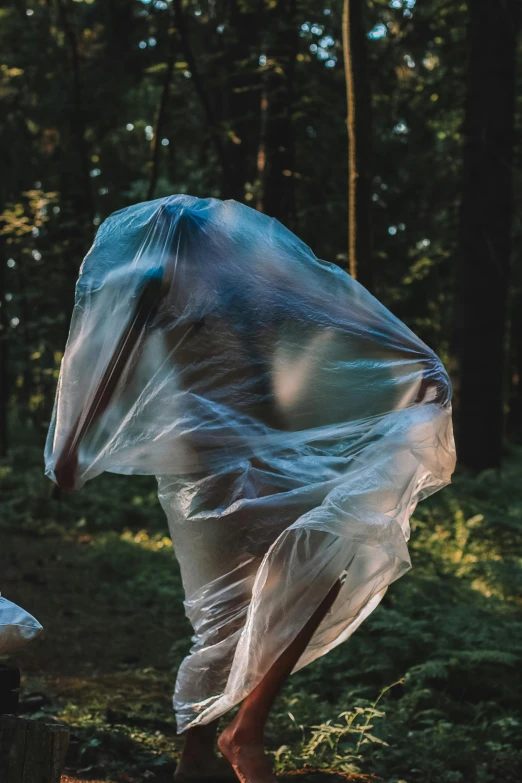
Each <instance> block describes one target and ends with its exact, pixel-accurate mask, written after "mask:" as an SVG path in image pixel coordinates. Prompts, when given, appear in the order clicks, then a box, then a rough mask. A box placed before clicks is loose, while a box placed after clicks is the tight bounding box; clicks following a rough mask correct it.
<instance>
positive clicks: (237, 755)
mask: <svg viewBox="0 0 522 783" xmlns="http://www.w3.org/2000/svg"><path fill="white" fill-rule="evenodd" d="M241 733H242V732H241V730H238V729H237V728H236V727H235V726H234V724H233V723H231V725H230V726H229V727H228V728H226V729H225V731H224V732H223V733H222V734H221V736H220V737H219V739H218V747H219V749H220V751H221V753H222V754H223V756H224V757H225V758H226V759H228V761H229V762H230V764H231V765H232V768H233V770H234V772H235V773H236V775H237V777H238V779H239V780H240V783H277V778H276V777H275V776H274V774H273V772H272V769H271V764H270V762H269V760H268V759H267V757H266V756H265V754H264V751H263V746H262V744H261V743H258V742H255V743H253V742H252V741H251V740H249V739H248V738H246V737H245V738H244V739H242V738H241Z"/></svg>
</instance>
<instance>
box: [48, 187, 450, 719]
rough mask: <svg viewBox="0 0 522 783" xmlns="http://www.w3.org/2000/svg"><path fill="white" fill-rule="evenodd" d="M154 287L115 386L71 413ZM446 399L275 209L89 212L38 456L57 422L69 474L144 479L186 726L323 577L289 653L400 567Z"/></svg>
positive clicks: (213, 708) (345, 624) (440, 454)
mask: <svg viewBox="0 0 522 783" xmlns="http://www.w3.org/2000/svg"><path fill="white" fill-rule="evenodd" d="M151 280H152V281H153V282H152V283H151V282H150V281H151ZM151 285H152V288H154V285H156V294H157V297H156V300H155V302H154V303H153V304H152V305H150V307H149V305H147V306H148V307H149V310H148V311H147V312H149V316H148V317H146V318H141V317H138V318H137V321H136V323H137V324H138V325H137V327H135V328H134V332H133V334H134V338H133V339H134V343H133V348H132V351H131V353H130V355H129V357H128V360H127V359H125V362H124V369H123V370H122V369H121V367H122V363H121V362H120V365H119V366H118V373H119V377H118V378H117V379H114V378H112V381H111V383H112V387H111V388H112V392H111V394H110V402H109V404H108V405H107V406H106V408H105V410H104V411H103V412H102V413H100V414H99V415H98V416H97V417H96V415H94V416H93V415H92V410H91V412H90V413H89V414H87V413H86V411H88V410H89V407H90V408H91V409H92V400H93V399H94V398H95V396H96V394H99V386H100V382H101V379H102V378H103V377H105V381H106V380H107V376H110V375H111V373H112V369H111V368H112V367H113V366H115V365H114V354H115V352H118V351H121V350H123V349H122V344H123V343H125V340H126V338H125V339H123V338H122V335H125V334H126V332H125V330H126V329H127V328H128V322H129V319H132V318H136V317H137V316H136V313H137V312H138V311H139V309H140V306H141V305H139V303H140V302H141V301H142V299H143V298H144V297H145V299H146V298H147V296H148V293H144V291H145V288H144V287H147V286H148V288H146V291H147V292H149V289H150V286H151ZM158 291H159V293H158ZM153 293H154V292H153ZM153 298H154V297H153ZM151 301H152V300H151ZM149 304H150V303H149ZM140 319H141V320H140ZM138 333H139V337H138V338H136V334H138ZM111 361H112V362H113V365H111V364H110V362H111ZM108 366H109V370H108V371H107V367H108ZM112 374H114V373H112ZM97 390H98V391H97ZM450 397H451V386H450V382H449V379H448V377H447V374H446V372H445V370H444V368H443V366H442V365H441V363H440V361H439V359H438V358H437V356H436V355H435V354H434V353H433V352H432V351H431V350H430V349H429V348H428V347H427V346H426V345H425V344H424V343H423V342H422V341H421V340H419V339H418V338H417V337H416V336H415V335H414V334H413V333H412V332H411V331H410V330H409V329H408V328H407V327H406V326H405V325H404V324H403V323H401V322H400V321H399V320H398V319H397V318H395V317H394V316H393V315H392V314H391V313H390V312H389V311H388V310H387V309H386V308H385V307H384V306H383V305H381V304H380V303H379V302H378V301H377V300H376V299H375V298H374V297H373V296H371V295H370V294H369V293H368V292H367V291H366V290H365V289H364V288H362V286H360V285H359V284H358V283H357V282H355V281H354V280H353V279H352V278H351V277H350V276H349V275H347V274H346V273H345V272H343V271H342V270H341V269H339V268H338V267H336V266H334V265H332V264H328V263H325V262H322V261H319V260H317V259H316V258H315V256H314V255H313V253H312V252H311V250H310V249H309V248H308V247H307V246H306V245H304V244H303V243H302V242H301V241H300V240H299V239H298V238H297V237H296V236H295V235H293V234H292V233H291V232H290V231H288V230H287V229H285V228H284V227H283V226H282V225H281V224H280V223H279V222H277V221H275V220H273V219H271V218H269V217H267V216H265V215H262V214H260V213H258V212H256V211H254V210H252V209H250V208H248V207H246V206H243V205H241V204H238V203H236V202H233V201H225V202H222V201H218V200H215V199H196V198H193V197H190V196H172V197H169V198H166V199H160V200H156V201H152V202H147V203H143V204H138V205H136V206H134V207H130V208H128V209H124V210H122V211H120V212H117V213H115V214H114V215H112V216H111V217H110V218H109V219H108V220H106V221H105V223H103V225H102V226H101V227H100V229H99V231H98V234H97V236H96V239H95V242H94V245H93V247H92V248H91V250H90V251H89V253H88V255H87V257H86V258H85V261H84V263H83V265H82V268H81V274H80V278H79V280H78V285H77V294H76V305H75V309H74V314H73V319H72V324H71V331H70V336H69V340H68V343H67V348H66V351H65V356H64V359H63V362H62V368H61V373H60V379H59V384H58V392H57V397H56V404H55V410H54V414H53V420H52V424H51V428H50V431H49V436H48V442H47V447H46V464H47V473H48V475H50V476H51V477H53V478H54V467H55V464H56V461H57V459H58V458H59V455H60V454H61V453H63V449H64V444H65V443H66V442H69V443H70V442H71V432H73V440H74V439H75V438H76V447H77V449H78V453H79V458H78V469H77V472H76V486H81V485H82V484H84V483H85V482H86V481H87V480H89V479H91V478H93V477H94V476H96V475H98V474H99V473H101V472H102V471H112V472H115V473H143V474H147V473H148V474H155V475H156V476H157V477H158V485H159V498H160V501H161V504H162V506H163V508H164V509H165V512H166V514H167V517H168V521H169V526H170V531H171V534H172V539H173V542H174V547H175V551H176V554H177V557H178V560H179V563H180V567H181V573H182V577H183V583H184V588H185V594H186V611H187V615H188V617H189V618H190V621H191V623H192V625H193V627H194V647H193V649H192V651H191V653H190V655H189V656H188V657H187V658H186V659H185V661H184V662H183V664H182V666H181V669H180V671H179V675H178V680H177V685H176V693H175V699H174V702H175V708H176V711H177V717H178V728H179V730H180V731H182V730H184V729H186V728H187V727H189V726H192V725H195V724H197V723H207V722H209V721H211V720H213V719H215V718H216V717H218V716H219V715H221V714H222V713H224V712H225V711H226V710H228V709H229V708H230V707H232V706H233V705H235V704H237V703H238V702H239V701H240V700H241V699H243V698H244V697H245V695H246V694H248V693H249V692H250V691H251V690H252V689H253V688H254V687H255V686H256V685H257V684H258V683H259V681H260V680H261V679H262V677H263V676H264V674H265V673H266V672H267V671H268V669H269V668H270V666H271V665H272V664H273V663H274V661H275V660H276V658H277V657H278V655H279V654H280V653H281V652H282V651H283V650H284V649H285V647H286V646H287V645H288V644H289V643H290V642H291V641H292V639H293V638H294V637H295V636H296V634H297V633H298V631H299V630H300V629H301V628H302V627H303V625H304V624H305V623H306V621H307V620H308V618H309V617H310V616H311V615H312V613H313V612H314V610H315V609H316V608H317V607H318V606H319V604H320V603H321V602H322V600H323V599H324V597H325V596H326V594H327V593H328V591H329V590H330V589H331V588H332V586H333V585H334V584H335V582H336V581H337V580H338V579H341V581H342V587H341V590H340V593H339V595H338V598H337V599H336V601H335V604H334V606H333V608H332V610H331V611H330V612H329V614H328V615H327V617H326V618H325V619H324V620H323V622H322V624H321V626H320V627H319V629H318V631H317V632H316V634H315V636H314V638H313V640H312V641H311V643H310V645H309V646H308V648H307V650H306V652H305V653H304V654H303V656H302V657H301V659H300V661H299V663H298V665H297V667H296V669H299V668H301V667H303V666H305V665H306V664H308V663H310V662H311V661H313V660H314V659H315V658H317V657H319V656H321V655H323V654H324V653H326V652H327V651H328V650H330V649H331V648H332V647H334V646H335V645H337V644H339V643H340V642H342V641H343V640H345V639H347V638H348V637H349V636H350V634H351V633H353V631H354V630H355V629H356V628H357V627H358V625H359V624H360V623H361V622H362V621H363V620H364V618H365V617H367V616H368V615H369V614H370V612H371V611H372V610H373V609H374V608H375V607H376V606H377V604H378V603H379V601H380V600H381V598H382V596H383V595H384V593H385V591H386V589H387V587H388V585H389V584H390V583H391V582H393V581H394V580H395V579H397V577H399V576H400V575H401V574H403V573H404V572H405V571H407V570H408V569H409V568H410V559H409V556H408V549H407V544H406V542H407V540H408V537H409V518H410V515H411V513H412V511H413V509H414V508H415V505H416V503H417V502H418V501H419V500H420V499H421V498H423V497H426V496H427V495H429V494H431V493H432V492H435V491H436V490H437V489H439V488H440V487H442V486H444V485H445V484H447V483H448V482H449V481H450V476H451V473H452V471H453V468H454V462H455V452H454V443H453V436H452V426H451V407H450ZM95 407H96V406H95ZM87 415H90V416H91V419H92V421H91V422H90V423H89V422H87V423H86V422H85V418H86V416H87ZM74 433H76V435H74ZM68 439H69V441H68Z"/></svg>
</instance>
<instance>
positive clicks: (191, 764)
mask: <svg viewBox="0 0 522 783" xmlns="http://www.w3.org/2000/svg"><path fill="white" fill-rule="evenodd" d="M217 727H218V721H217V720H215V721H213V722H212V723H208V724H207V725H205V726H195V727H194V728H193V729H189V730H188V731H186V732H185V735H184V736H185V744H184V746H183V751H182V753H181V758H180V760H179V764H178V766H177V768H176V771H175V773H174V780H176V781H180V783H181V782H182V781H187V783H188V781H191V780H193V781H202V780H208V781H212V782H213V783H217V781H220V780H223V781H224V780H236V779H237V778H236V776H235V774H234V772H233V770H232V768H231V766H230V764H229V763H228V761H226V760H225V759H221V758H218V757H217V756H216V751H215V748H214V742H215V739H216V733H217Z"/></svg>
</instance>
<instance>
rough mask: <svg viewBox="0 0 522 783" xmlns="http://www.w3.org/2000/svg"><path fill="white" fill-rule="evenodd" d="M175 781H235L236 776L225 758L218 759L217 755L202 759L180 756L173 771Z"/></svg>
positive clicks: (215, 782)
mask: <svg viewBox="0 0 522 783" xmlns="http://www.w3.org/2000/svg"><path fill="white" fill-rule="evenodd" d="M174 780H175V781H176V783H185V782H186V783H190V781H194V783H195V782H196V781H198V780H200V781H203V780H208V781H213V783H218V781H226V780H229V781H236V783H237V777H236V774H235V772H234V770H233V769H232V767H231V766H230V764H229V763H228V761H227V760H226V759H220V758H218V757H217V756H213V757H211V758H203V759H201V758H200V759H190V760H187V759H184V758H183V757H182V758H181V760H180V762H179V764H178V766H177V767H176V771H175V772H174Z"/></svg>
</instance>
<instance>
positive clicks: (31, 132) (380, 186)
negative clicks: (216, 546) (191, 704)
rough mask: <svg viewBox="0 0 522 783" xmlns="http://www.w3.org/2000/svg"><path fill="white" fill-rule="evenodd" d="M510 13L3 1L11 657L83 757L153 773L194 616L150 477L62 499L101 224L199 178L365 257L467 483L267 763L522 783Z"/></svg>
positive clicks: (203, 1)
mask: <svg viewBox="0 0 522 783" xmlns="http://www.w3.org/2000/svg"><path fill="white" fill-rule="evenodd" d="M343 10H344V12H345V14H344V17H343ZM520 11H521V9H520V2H519V0H473V2H469V3H465V2H462V0H366V2H365V1H364V0H351V2H350V3H349V4H347V5H346V7H344V8H343V5H342V3H341V2H340V0H335V2H326V1H325V2H322V3H321V2H318V1H317V0H105V1H104V2H102V0H39V1H37V0H27V2H20V0H6V1H5V2H4V3H3V4H2V7H1V8H0V63H1V64H0V101H1V112H0V116H1V124H0V481H1V484H0V487H1V492H2V496H1V507H0V510H1V518H0V588H1V589H2V591H3V593H4V594H5V595H6V596H7V597H9V598H11V599H12V600H15V601H19V602H20V603H21V604H22V605H23V606H25V607H26V608H27V609H29V610H31V611H33V612H34V613H35V614H36V616H38V618H39V619H40V620H41V621H42V623H43V624H44V626H45V627H46V636H45V638H43V639H41V640H39V641H37V642H35V643H34V644H33V645H32V646H30V647H29V648H27V650H26V651H24V652H22V653H21V654H20V655H19V656H18V657H17V662H18V663H19V664H20V665H21V666H22V668H23V671H24V677H25V679H24V693H25V694H26V695H27V694H30V693H35V692H36V693H38V694H40V696H39V697H37V698H33V699H32V701H31V700H30V699H29V700H26V701H27V709H32V710H33V715H34V717H35V718H39V717H43V716H47V717H48V716H54V717H56V718H59V719H62V720H66V721H67V722H68V723H69V724H70V725H71V726H72V728H73V732H74V734H73V742H72V745H71V753H70V757H69V760H68V764H69V767H70V769H71V771H72V772H71V774H72V773H73V772H74V771H76V772H77V773H78V770H83V772H82V773H78V774H83V776H84V777H88V776H91V777H92V776H97V777H98V778H103V779H107V780H118V781H141V780H146V779H158V780H159V779H160V778H161V775H162V774H167V773H169V770H171V768H172V765H173V763H174V759H175V757H176V755H177V753H178V752H179V739H177V738H176V736H175V731H174V723H173V716H172V712H171V707H170V692H171V690H172V683H173V679H174V671H175V668H176V666H177V665H178V664H179V662H180V660H181V658H182V657H183V655H184V654H186V652H187V650H188V647H189V646H190V630H189V627H188V624H187V621H186V620H185V619H184V617H183V605H182V590H181V585H180V580H179V573H178V570H177V565H176V563H175V561H174V558H173V555H172V552H171V547H170V541H169V540H168V539H167V538H166V525H165V521H164V519H163V516H162V513H161V511H160V509H159V508H158V504H157V500H156V497H155V486H154V481H153V480H149V479H148V478H139V479H136V478H134V479H129V478H125V477H116V476H103V477H101V478H100V479H98V480H96V481H95V482H93V483H92V485H88V486H87V487H86V488H85V489H84V490H83V491H82V493H81V495H78V496H60V494H59V493H57V492H56V491H55V490H53V487H52V485H51V484H50V483H49V482H48V481H47V480H46V479H45V478H44V476H43V464H42V450H43V443H44V439H45V435H46V430H47V427H48V424H49V419H50V412H51V408H52V402H53V398H54V392H55V386H56V379H57V375H58V369H59V364H60V360H61V358H62V355H63V350H64V345H65V340H66V336H67V330H68V324H69V319H70V314H71V310H72V305H73V299H74V284H75V281H76V278H77V274H78V269H79V265H80V263H81V260H82V258H83V256H84V255H85V253H86V251H87V250H88V248H89V245H90V243H91V242H92V239H93V235H94V233H95V231H96V227H97V226H98V225H99V224H100V222H101V221H102V220H103V219H104V218H105V217H106V216H107V215H109V214H110V213H111V212H112V211H114V210H116V209H120V208H121V207H124V206H126V205H128V204H132V203H135V202H137V201H140V200H144V199H150V198H155V197H160V196H164V195H169V194H172V193H189V194H191V195H195V196H215V197H220V198H234V199H236V200H238V201H242V202H245V203H246V204H248V205H250V206H252V207H255V208H256V209H259V210H261V211H263V212H266V213H267V214H269V215H271V216H274V217H276V218H278V219H279V220H281V221H282V222H283V223H284V224H285V225H287V226H288V227H289V228H291V229H292V230H293V231H295V232H296V233H297V234H298V235H299V236H300V237H301V238H302V239H303V240H305V241H306V242H307V243H308V244H309V245H310V246H311V247H312V249H313V250H314V252H315V253H316V255H318V256H319V257H321V258H324V259H327V260H330V261H335V262H336V263H338V264H339V265H341V266H343V267H345V268H346V269H347V270H348V271H351V272H352V273H355V274H356V275H357V277H358V278H359V279H360V280H361V282H363V283H364V284H365V285H367V287H369V288H370V289H371V290H372V291H373V292H374V293H375V294H376V296H378V298H379V299H381V300H382V301H383V302H384V303H385V304H386V305H387V307H389V308H390V309H391V310H392V312H394V313H395V314H396V315H398V316H399V317H400V318H401V319H403V320H404V321H405V322H406V323H407V324H408V325H409V326H410V327H411V328H412V329H413V330H414V331H415V332H416V333H418V334H419V335H420V336H421V337H422V338H423V339H424V340H425V341H426V342H427V343H428V344H429V345H430V346H431V347H432V348H434V349H435V350H436V351H437V353H438V354H439V355H440V356H441V358H442V359H443V361H444V362H445V364H446V366H447V368H448V370H449V372H450V374H451V377H452V380H453V383H454V389H455V424H456V434H457V446H458V453H459V459H460V463H459V470H458V473H457V475H456V479H455V482H454V484H453V485H452V487H451V488H449V489H446V490H444V491H443V492H442V493H440V494H439V495H437V496H435V497H434V498H432V499H430V500H429V501H427V502H425V503H423V504H422V505H421V506H419V508H418V509H417V511H416V513H415V518H414V524H413V536H412V558H413V565H414V569H413V571H412V572H411V573H410V574H409V575H408V577H407V578H406V579H404V580H401V581H400V582H398V583H396V584H394V585H393V587H392V588H391V589H390V590H389V591H388V594H387V596H386V597H385V600H384V601H383V604H382V605H381V607H379V609H378V610H377V611H376V612H375V613H374V614H373V615H372V616H371V617H370V619H369V620H368V621H367V622H366V623H365V624H364V625H363V626H362V627H361V629H360V630H358V632H357V634H355V635H354V637H353V638H352V639H351V640H350V641H349V642H348V643H347V644H346V645H343V646H342V647H340V648H338V649H337V650H335V651H334V652H332V653H331V654H330V655H328V656H327V658H325V659H324V660H320V661H318V662H316V663H315V664H314V665H313V666H310V667H308V668H307V669H306V670H305V671H303V672H302V673H300V674H298V675H296V676H294V677H293V678H292V679H291V682H290V684H289V686H288V688H287V690H286V691H285V694H284V696H283V697H282V698H281V699H280V701H279V702H278V705H277V709H276V711H275V714H274V717H273V719H272V722H271V724H270V730H269V735H268V744H269V747H270V749H271V751H272V752H273V754H274V758H275V763H276V768H277V770H278V771H279V772H280V773H281V774H283V773H290V772H292V771H293V770H306V769H307V768H311V767H315V768H318V769H320V770H323V772H322V773H321V774H322V775H323V777H324V779H325V780H326V776H327V773H330V774H332V775H333V774H334V773H336V774H341V773H344V774H347V775H348V774H349V775H350V776H351V779H354V780H355V779H360V780H368V781H369V780H377V779H381V780H384V781H386V782H387V783H429V782H430V781H434V782H436V783H460V782H461V781H462V782H463V783H468V781H469V783H487V782H488V781H495V783H503V782H504V781H505V783H515V781H518V780H520V779H521V778H522V756H521V751H520V748H519V744H518V743H519V738H520V732H521V729H522V715H521V714H520V702H521V696H522V685H521V683H520V677H519V675H518V674H517V672H518V671H519V670H520V668H519V667H520V663H521V658H522V617H521V614H520V608H521V599H520V595H521V587H522V567H521V555H522V537H521V528H522V486H521V479H520V471H521V468H522V450H521V446H520V444H521V442H522V263H521V259H520V252H519V249H520V247H521V243H522V221H521V220H520V217H519V215H520V207H521V205H522V179H521V173H520V172H521V165H520V164H521V157H522V144H521V137H520V127H521V125H522V83H521V74H520V65H521V63H522V48H521V42H520V36H519V27H520V21H521V20H520ZM343 39H344V47H343ZM347 53H348V54H349V55H350V57H349V63H348V65H349V67H348V69H347V72H348V76H349V77H350V78H348V80H347V78H346V76H347V72H346V69H345V59H346V54H347ZM347 82H348V88H349V89H348V93H349V101H348V105H349V107H350V112H349V123H348V131H350V133H348V132H347ZM350 123H351V124H350ZM353 131H354V132H355V142H354V143H352V146H351V147H350V144H349V143H348V137H349V136H350V137H351V138H352V136H353V134H352V133H351V132H353ZM352 142H353V138H352ZM349 158H350V160H351V164H352V173H353V171H356V172H357V178H356V179H355V178H352V179H351V180H349V177H348V163H349ZM350 183H351V187H350ZM354 195H355V200H354V199H353V196H354ZM349 224H350V226H351V232H349V230H348V228H349ZM376 700H378V702H377V704H376ZM31 704H32V707H31ZM303 774H304V772H303ZM357 775H359V776H360V777H357ZM158 776H159V777H158ZM373 776H378V777H377V778H376V777H373ZM318 779H319V778H318Z"/></svg>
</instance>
